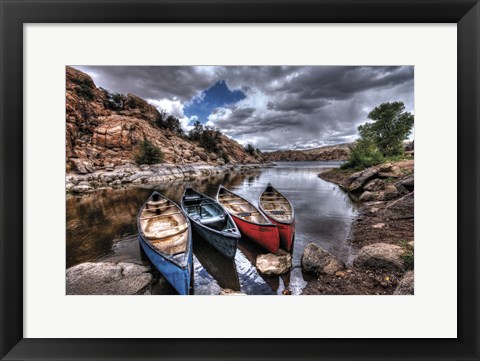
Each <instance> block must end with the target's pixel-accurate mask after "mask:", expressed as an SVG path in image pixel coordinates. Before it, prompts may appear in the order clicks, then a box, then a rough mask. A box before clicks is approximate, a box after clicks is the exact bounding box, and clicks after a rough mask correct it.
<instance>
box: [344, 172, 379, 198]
mask: <svg viewBox="0 0 480 361" xmlns="http://www.w3.org/2000/svg"><path fill="white" fill-rule="evenodd" d="M354 174H356V175H358V176H357V177H356V178H355V179H354V180H353V181H352V182H351V183H350V185H349V186H348V190H349V191H350V192H354V191H357V190H359V189H360V188H362V186H363V185H364V184H365V183H366V182H367V181H369V180H370V179H372V178H373V177H375V176H376V175H377V174H378V169H377V168H375V167H371V168H367V169H365V170H364V171H362V172H359V173H358V172H357V173H354ZM351 177H353V174H352V176H351Z"/></svg>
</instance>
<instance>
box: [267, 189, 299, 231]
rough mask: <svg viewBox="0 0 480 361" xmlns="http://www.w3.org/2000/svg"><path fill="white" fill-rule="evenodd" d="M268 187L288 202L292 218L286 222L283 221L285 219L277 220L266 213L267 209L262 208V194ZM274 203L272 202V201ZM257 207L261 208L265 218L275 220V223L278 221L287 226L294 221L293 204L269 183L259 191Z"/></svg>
mask: <svg viewBox="0 0 480 361" xmlns="http://www.w3.org/2000/svg"><path fill="white" fill-rule="evenodd" d="M268 187H271V188H272V189H273V190H274V191H275V192H276V193H278V194H280V195H281V196H282V197H283V198H284V199H286V201H287V202H288V205H289V206H290V208H291V209H292V219H291V220H290V221H288V222H285V221H277V220H276V219H275V218H274V217H272V216H271V215H270V214H268V213H267V211H266V210H265V209H264V208H263V206H262V195H263V194H264V193H265V192H266V191H267V188H268ZM273 203H274V202H273ZM258 208H260V209H261V210H262V212H263V213H265V215H266V216H267V218H268V219H269V220H270V221H271V220H273V221H275V222H277V223H280V224H283V225H286V226H289V225H292V224H293V223H294V222H295V210H294V208H293V205H292V203H291V202H290V200H289V199H288V198H287V197H286V196H285V195H284V194H282V193H281V192H279V191H278V190H277V189H276V188H275V187H274V186H272V185H271V184H270V183H268V184H267V186H266V187H265V190H264V191H263V192H262V193H260V196H259V197H258Z"/></svg>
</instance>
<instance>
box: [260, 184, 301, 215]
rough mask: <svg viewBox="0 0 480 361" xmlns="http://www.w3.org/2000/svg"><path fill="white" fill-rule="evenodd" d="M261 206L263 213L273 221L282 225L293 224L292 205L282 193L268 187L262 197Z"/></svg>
mask: <svg viewBox="0 0 480 361" xmlns="http://www.w3.org/2000/svg"><path fill="white" fill-rule="evenodd" d="M260 205H261V206H262V209H263V211H264V212H265V213H266V214H267V215H268V216H269V217H271V218H272V219H274V220H275V221H277V222H281V223H291V222H292V217H293V212H292V205H291V204H290V202H289V201H288V199H287V198H285V197H284V196H283V195H282V194H281V193H279V192H277V191H276V190H275V189H274V188H272V187H267V189H266V190H265V192H263V193H262V195H261V196H260Z"/></svg>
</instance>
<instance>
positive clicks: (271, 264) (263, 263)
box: [255, 249, 292, 276]
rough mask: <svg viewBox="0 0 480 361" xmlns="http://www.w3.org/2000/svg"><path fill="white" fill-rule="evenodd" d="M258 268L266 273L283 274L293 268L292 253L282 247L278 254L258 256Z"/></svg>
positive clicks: (256, 264)
mask: <svg viewBox="0 0 480 361" xmlns="http://www.w3.org/2000/svg"><path fill="white" fill-rule="evenodd" d="M255 266H256V267H257V270H258V271H259V272H260V273H261V274H264V275H267V276H268V275H281V274H284V273H287V272H288V271H289V270H290V268H292V255H291V254H290V253H288V252H285V251H284V250H282V249H280V250H279V251H278V252H277V254H273V253H267V254H261V255H259V256H258V257H257V261H256V262H255Z"/></svg>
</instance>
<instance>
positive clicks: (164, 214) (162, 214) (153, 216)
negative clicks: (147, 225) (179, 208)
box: [140, 212, 182, 221]
mask: <svg viewBox="0 0 480 361" xmlns="http://www.w3.org/2000/svg"><path fill="white" fill-rule="evenodd" d="M180 213H182V212H173V213H160V214H156V213H155V212H153V213H150V212H148V214H153V215H151V216H147V217H142V218H140V220H141V221H145V220H147V219H155V218H166V217H170V216H173V215H175V214H180Z"/></svg>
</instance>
